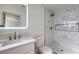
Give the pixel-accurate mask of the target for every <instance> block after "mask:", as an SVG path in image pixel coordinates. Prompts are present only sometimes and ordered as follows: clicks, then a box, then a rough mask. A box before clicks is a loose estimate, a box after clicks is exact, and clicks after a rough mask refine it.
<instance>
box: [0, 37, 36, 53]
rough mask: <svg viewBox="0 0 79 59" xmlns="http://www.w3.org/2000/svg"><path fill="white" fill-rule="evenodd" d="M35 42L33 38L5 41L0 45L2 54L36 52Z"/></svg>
mask: <svg viewBox="0 0 79 59" xmlns="http://www.w3.org/2000/svg"><path fill="white" fill-rule="evenodd" d="M35 42H36V40H35V39H33V38H23V39H20V40H13V41H11V42H10V41H7V42H4V43H3V45H2V46H1V47H0V54H34V53H35Z"/></svg>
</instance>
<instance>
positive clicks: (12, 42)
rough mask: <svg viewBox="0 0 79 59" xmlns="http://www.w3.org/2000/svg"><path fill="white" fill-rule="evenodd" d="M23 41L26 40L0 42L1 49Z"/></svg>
mask: <svg viewBox="0 0 79 59" xmlns="http://www.w3.org/2000/svg"><path fill="white" fill-rule="evenodd" d="M22 41H24V40H11V41H4V42H0V47H3V46H7V45H11V44H14V43H18V42H22Z"/></svg>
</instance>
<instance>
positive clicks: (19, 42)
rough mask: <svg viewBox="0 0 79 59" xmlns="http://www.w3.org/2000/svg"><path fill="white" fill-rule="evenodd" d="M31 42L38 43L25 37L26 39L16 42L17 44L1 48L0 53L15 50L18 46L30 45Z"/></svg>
mask: <svg viewBox="0 0 79 59" xmlns="http://www.w3.org/2000/svg"><path fill="white" fill-rule="evenodd" d="M31 42H36V40H35V39H33V38H31V37H25V38H22V39H18V42H16V43H13V44H9V45H5V46H2V47H0V51H3V50H6V49H10V48H14V47H17V46H20V45H24V44H28V43H31Z"/></svg>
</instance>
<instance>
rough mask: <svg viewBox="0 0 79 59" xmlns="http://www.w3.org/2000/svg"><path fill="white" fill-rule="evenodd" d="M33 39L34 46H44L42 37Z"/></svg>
mask: <svg viewBox="0 0 79 59" xmlns="http://www.w3.org/2000/svg"><path fill="white" fill-rule="evenodd" d="M35 39H36V46H37V47H41V46H43V45H44V37H42V36H38V37H35Z"/></svg>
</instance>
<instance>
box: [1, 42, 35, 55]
mask: <svg viewBox="0 0 79 59" xmlns="http://www.w3.org/2000/svg"><path fill="white" fill-rule="evenodd" d="M29 51H33V52H34V42H33V43H28V44H24V45H21V46H18V47H14V48H11V49H7V50H4V51H1V52H0V54H24V53H25V52H29Z"/></svg>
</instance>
